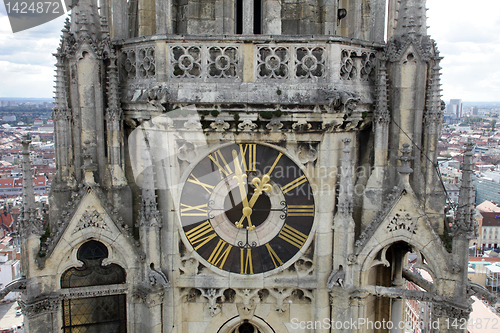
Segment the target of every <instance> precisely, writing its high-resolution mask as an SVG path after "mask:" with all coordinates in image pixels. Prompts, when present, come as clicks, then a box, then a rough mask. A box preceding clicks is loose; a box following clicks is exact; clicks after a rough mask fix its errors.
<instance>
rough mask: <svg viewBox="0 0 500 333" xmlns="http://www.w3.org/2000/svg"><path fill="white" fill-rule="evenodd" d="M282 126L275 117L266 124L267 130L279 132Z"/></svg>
mask: <svg viewBox="0 0 500 333" xmlns="http://www.w3.org/2000/svg"><path fill="white" fill-rule="evenodd" d="M282 127H283V123H282V122H281V121H280V120H279V119H276V118H273V119H271V121H270V122H269V123H268V124H267V125H266V128H267V129H268V130H271V132H279V130H280V129H281V128H282Z"/></svg>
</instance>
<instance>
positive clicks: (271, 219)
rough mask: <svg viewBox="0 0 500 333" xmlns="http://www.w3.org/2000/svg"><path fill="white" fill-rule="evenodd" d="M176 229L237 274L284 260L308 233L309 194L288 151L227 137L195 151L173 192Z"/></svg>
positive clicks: (205, 255)
mask: <svg viewBox="0 0 500 333" xmlns="http://www.w3.org/2000/svg"><path fill="white" fill-rule="evenodd" d="M179 211H180V218H181V222H182V229H183V232H184V234H185V236H186V240H187V241H188V242H189V244H190V246H192V248H193V249H194V250H195V251H196V252H197V253H198V254H199V255H200V256H201V257H202V258H203V259H204V260H205V261H206V262H208V263H209V264H211V265H213V266H215V267H217V268H219V269H222V270H225V271H228V272H232V273H237V274H259V273H263V272H267V271H271V270H273V269H276V268H278V267H280V266H283V265H285V263H287V262H288V261H289V260H291V259H292V258H293V257H294V256H295V255H296V254H297V253H298V252H299V251H300V250H301V249H302V248H303V247H304V244H305V243H306V241H307V239H308V238H309V237H310V233H311V229H312V225H313V221H314V198H313V195H312V189H311V187H310V185H309V182H308V180H307V178H306V176H305V175H304V173H303V172H302V170H301V169H300V168H299V166H297V165H296V164H295V163H294V162H293V161H292V160H291V159H290V158H289V157H288V156H286V155H285V154H283V153H282V152H280V151H279V150H276V149H274V148H272V147H269V146H265V145H260V144H253V143H251V144H232V145H229V146H225V147H222V148H219V149H217V150H215V151H213V152H211V153H210V154H208V155H207V156H206V157H205V158H203V159H202V160H201V161H200V162H199V163H198V164H197V165H196V166H195V167H194V169H193V170H192V171H191V173H190V174H189V175H188V177H187V179H186V181H185V183H184V187H183V190H182V194H181V198H180V205H179Z"/></svg>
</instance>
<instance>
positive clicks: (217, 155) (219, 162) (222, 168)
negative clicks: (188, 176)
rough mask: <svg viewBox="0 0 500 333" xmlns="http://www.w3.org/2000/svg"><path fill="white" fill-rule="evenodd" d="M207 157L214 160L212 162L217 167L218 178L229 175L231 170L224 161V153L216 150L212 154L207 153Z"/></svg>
mask: <svg viewBox="0 0 500 333" xmlns="http://www.w3.org/2000/svg"><path fill="white" fill-rule="evenodd" d="M208 158H210V159H211V160H212V162H214V164H215V165H216V166H217V167H218V168H219V173H220V178H221V179H224V178H225V177H227V176H229V175H230V174H232V173H233V172H232V171H231V168H230V167H229V165H228V164H227V162H226V159H225V158H224V155H222V153H221V152H220V150H217V151H215V152H213V153H212V154H210V155H208Z"/></svg>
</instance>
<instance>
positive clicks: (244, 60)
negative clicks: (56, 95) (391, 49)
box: [120, 36, 381, 104]
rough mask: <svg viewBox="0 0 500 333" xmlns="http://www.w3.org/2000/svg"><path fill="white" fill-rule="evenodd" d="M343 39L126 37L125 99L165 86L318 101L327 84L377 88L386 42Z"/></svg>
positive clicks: (174, 93) (208, 95)
mask: <svg viewBox="0 0 500 333" xmlns="http://www.w3.org/2000/svg"><path fill="white" fill-rule="evenodd" d="M343 39H344V38H342V37H337V38H336V39H335V40H333V39H328V38H324V39H322V40H316V39H314V38H311V39H309V40H308V39H303V40H299V39H295V40H293V39H292V38H288V39H284V40H279V41H276V40H272V39H269V38H268V39H265V38H262V37H261V38H260V39H252V40H248V39H242V38H241V37H240V38H237V37H235V38H232V39H231V38H226V39H225V40H222V41H215V40H211V39H210V38H208V37H207V38H202V37H200V38H197V39H196V38H193V37H192V36H190V38H189V40H187V39H183V38H180V37H179V38H177V39H175V40H171V39H169V40H166V39H157V40H146V41H137V42H130V41H127V43H124V44H123V45H122V48H121V51H120V75H121V78H122V82H123V88H124V89H126V91H127V92H126V93H125V94H124V96H128V97H126V98H125V100H133V96H134V95H135V96H136V97H137V89H150V88H151V87H153V86H158V85H162V86H163V87H166V88H167V89H168V91H169V95H170V96H169V100H170V101H173V102H209V103H212V102H231V103H235V102H238V103H246V102H247V101H254V102H255V101H258V100H260V101H262V103H295V102H299V101H300V102H301V103H310V104H317V103H321V102H320V101H318V93H317V92H315V91H317V90H321V89H324V88H328V87H329V88H335V89H339V90H342V91H348V92H352V93H355V94H358V95H360V96H369V95H373V91H374V87H375V72H376V66H377V61H376V59H377V54H378V52H380V47H381V45H375V44H373V43H366V42H362V41H359V44H353V43H352V42H351V44H350V45H346V44H345V41H344V40H343ZM194 82H196V83H197V85H196V86H194V85H192V84H191V83H194ZM214 85H217V86H214ZM266 86H267V87H266ZM365 100H366V101H367V102H371V97H370V98H368V97H367V98H365Z"/></svg>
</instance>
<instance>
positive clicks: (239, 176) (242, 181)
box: [233, 150, 255, 231]
mask: <svg viewBox="0 0 500 333" xmlns="http://www.w3.org/2000/svg"><path fill="white" fill-rule="evenodd" d="M233 160H234V165H235V173H236V175H235V176H234V177H233V179H236V180H237V181H238V187H239V189H240V195H241V202H242V204H243V209H242V213H243V216H242V217H241V219H240V220H239V221H238V222H236V223H235V225H236V228H243V220H244V219H245V218H246V219H247V220H248V226H247V230H250V231H252V230H254V229H255V226H254V225H252V220H251V219H250V215H252V208H251V207H250V205H249V203H248V199H247V190H246V178H247V175H246V174H244V173H243V170H241V165H240V161H239V159H238V153H237V152H236V150H233Z"/></svg>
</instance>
